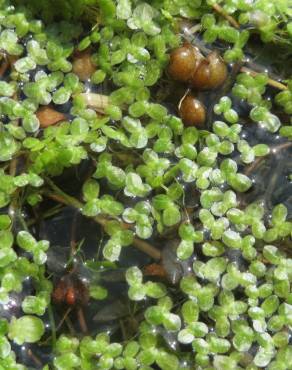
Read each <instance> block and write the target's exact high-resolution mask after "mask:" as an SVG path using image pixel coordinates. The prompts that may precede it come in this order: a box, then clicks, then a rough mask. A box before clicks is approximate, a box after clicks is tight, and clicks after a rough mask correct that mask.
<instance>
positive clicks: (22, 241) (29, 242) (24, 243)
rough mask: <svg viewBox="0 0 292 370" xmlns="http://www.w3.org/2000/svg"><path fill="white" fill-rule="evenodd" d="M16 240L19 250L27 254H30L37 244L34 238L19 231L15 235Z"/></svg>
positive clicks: (25, 232)
mask: <svg viewBox="0 0 292 370" xmlns="http://www.w3.org/2000/svg"><path fill="white" fill-rule="evenodd" d="M16 240H17V244H18V245H19V246H20V248H22V249H24V250H26V251H28V252H32V251H33V250H34V249H35V247H36V244H37V243H36V240H35V238H34V237H33V236H32V235H31V234H30V233H28V232H27V231H20V232H19V233H18V234H17V237H16Z"/></svg>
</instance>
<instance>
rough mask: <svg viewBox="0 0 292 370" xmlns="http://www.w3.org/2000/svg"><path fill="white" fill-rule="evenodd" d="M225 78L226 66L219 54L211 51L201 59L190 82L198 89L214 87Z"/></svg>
mask: <svg viewBox="0 0 292 370" xmlns="http://www.w3.org/2000/svg"><path fill="white" fill-rule="evenodd" d="M226 78H227V66H226V64H225V62H224V60H223V59H222V58H221V56H220V55H219V54H218V53H217V52H216V51H213V52H212V53H210V54H209V55H208V56H207V58H206V59H204V60H203V61H201V63H200V65H199V66H198V68H197V69H196V70H195V71H194V73H193V75H192V78H191V80H190V83H191V85H192V87H195V88H196V89H198V90H210V89H216V88H217V87H219V86H221V85H222V84H223V83H224V81H225V80H226Z"/></svg>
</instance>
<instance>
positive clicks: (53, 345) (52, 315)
mask: <svg viewBox="0 0 292 370" xmlns="http://www.w3.org/2000/svg"><path fill="white" fill-rule="evenodd" d="M48 314H49V320H50V327H51V333H52V348H53V349H54V348H55V347H56V341H57V336H56V323H55V318H54V313H53V310H52V306H51V304H49V306H48Z"/></svg>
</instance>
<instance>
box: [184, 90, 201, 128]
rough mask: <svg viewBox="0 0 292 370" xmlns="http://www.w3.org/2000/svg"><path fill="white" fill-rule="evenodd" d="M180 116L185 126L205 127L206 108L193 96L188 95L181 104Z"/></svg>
mask: <svg viewBox="0 0 292 370" xmlns="http://www.w3.org/2000/svg"><path fill="white" fill-rule="evenodd" d="M179 115H180V117H181V119H182V121H183V123H184V125H185V126H199V127H201V126H203V125H204V123H205V121H206V108H205V106H204V105H203V103H202V102H200V100H198V99H196V98H195V97H194V96H193V95H190V94H189V95H186V96H185V97H184V98H183V100H182V101H181V102H180V106H179Z"/></svg>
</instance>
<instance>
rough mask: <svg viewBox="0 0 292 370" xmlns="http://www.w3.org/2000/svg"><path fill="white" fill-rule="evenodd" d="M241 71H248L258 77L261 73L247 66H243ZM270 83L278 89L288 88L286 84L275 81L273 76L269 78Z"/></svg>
mask: <svg viewBox="0 0 292 370" xmlns="http://www.w3.org/2000/svg"><path fill="white" fill-rule="evenodd" d="M240 72H242V73H247V74H249V75H251V76H252V77H256V76H257V75H258V74H259V73H260V72H256V71H254V70H252V69H250V68H247V67H241V69H240ZM268 84H269V85H270V86H272V87H275V88H276V89H278V90H288V87H287V86H286V85H284V84H282V83H281V82H279V81H275V80H273V79H271V78H269V79H268Z"/></svg>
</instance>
